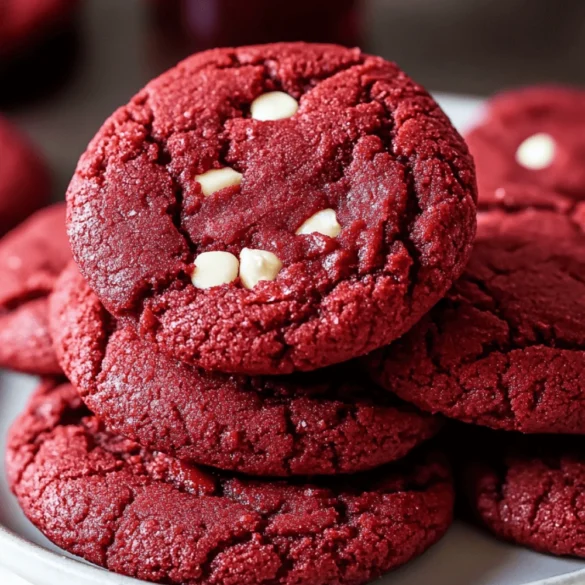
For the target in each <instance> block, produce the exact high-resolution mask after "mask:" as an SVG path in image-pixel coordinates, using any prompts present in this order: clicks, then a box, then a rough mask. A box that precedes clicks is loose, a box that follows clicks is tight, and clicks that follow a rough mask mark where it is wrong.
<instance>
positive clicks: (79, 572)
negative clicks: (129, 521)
mask: <svg viewBox="0 0 585 585" xmlns="http://www.w3.org/2000/svg"><path fill="white" fill-rule="evenodd" d="M11 550H12V551H14V550H16V552H18V553H19V554H22V555H25V556H27V557H28V558H31V559H36V560H40V561H41V562H42V563H43V564H46V565H51V566H53V567H54V568H55V569H58V570H62V571H65V575H64V576H69V577H76V576H77V577H82V578H84V579H88V580H91V581H93V582H94V583H95V584H96V585H104V583H105V584H106V585H108V583H109V582H110V580H112V581H111V583H112V585H138V584H145V583H148V581H141V580H138V579H134V578H133V577H128V576H126V575H119V574H117V573H113V572H112V571H108V570H106V569H103V568H101V567H98V566H96V565H90V564H87V563H86V562H84V561H82V560H79V559H77V558H71V557H67V556H65V555H62V554H59V553H57V552H55V551H52V550H49V549H47V548H45V547H43V546H41V545H38V544H36V543H34V542H29V541H28V540H26V539H24V538H23V537H21V536H19V535H18V534H15V533H14V532H12V531H11V530H9V529H8V528H6V527H4V526H2V525H1V524H0V559H1V560H2V562H3V563H4V564H5V565H6V566H7V567H8V568H9V569H12V570H15V569H16V570H18V567H14V566H13V565H11V564H6V557H7V556H8V555H9V554H10V552H11ZM27 578H28V577H27ZM106 579H107V580H108V581H107V582H106V581H105V580H106ZM583 584H585V568H583V569H577V570H576V571H571V572H570V573H566V574H564V575H557V576H555V577H546V578H544V579H539V580H537V581H531V582H530V583H526V584H525V585H583Z"/></svg>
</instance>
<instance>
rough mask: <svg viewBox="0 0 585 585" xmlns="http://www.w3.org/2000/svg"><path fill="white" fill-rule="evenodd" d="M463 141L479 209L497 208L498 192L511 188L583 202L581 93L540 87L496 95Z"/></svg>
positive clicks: (584, 110)
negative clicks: (471, 166)
mask: <svg viewBox="0 0 585 585" xmlns="http://www.w3.org/2000/svg"><path fill="white" fill-rule="evenodd" d="M466 138H467V143H468V145H469V148H470V150H471V152H472V154H473V155H474V157H475V164H476V167H477V182H478V187H479V193H480V198H479V203H480V205H492V204H494V203H497V201H498V199H499V198H500V197H501V196H502V191H501V190H500V188H502V187H505V186H508V188H513V187H512V186H513V185H514V184H516V185H532V186H537V187H538V188H539V189H542V190H545V191H552V192H554V193H558V194H560V195H565V196H567V197H570V198H572V199H585V91H582V90H577V89H571V88H563V87H546V86H544V87H530V88H526V89H521V90H514V91H509V92H505V93H502V94H499V95H497V96H496V97H494V98H492V99H491V100H490V101H489V102H488V105H487V111H486V115H485V119H484V121H483V122H482V123H481V124H480V125H479V126H477V127H476V128H475V129H474V130H472V131H471V132H470V133H469V134H468V135H467V137H466Z"/></svg>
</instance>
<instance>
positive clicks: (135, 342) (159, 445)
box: [50, 265, 441, 476]
mask: <svg viewBox="0 0 585 585" xmlns="http://www.w3.org/2000/svg"><path fill="white" fill-rule="evenodd" d="M50 305H51V311H50V312H51V331H52V334H53V339H54V340H55V348H56V351H57V354H58V356H59V360H60V362H61V365H62V366H63V369H64V371H65V373H66V375H67V376H68V378H69V379H70V380H71V381H72V383H73V384H74V385H75V386H76V387H77V389H78V391H79V392H80V394H81V396H82V398H83V400H84V401H85V403H86V404H87V405H88V407H89V408H90V410H91V411H92V412H94V413H95V414H96V415H97V416H98V417H100V419H101V420H102V421H104V423H105V424H106V425H107V426H108V428H109V429H111V430H113V431H114V432H117V433H120V434H122V435H124V436H126V437H129V438H131V439H134V440H136V441H137V442H139V443H140V444H141V445H143V446H145V447H147V448H149V449H151V450H158V451H163V452H166V453H169V454H172V455H173V456H175V457H177V458H178V459H181V460H185V461H192V462H195V463H201V464H205V465H211V466H214V467H219V468H222V469H233V470H238V471H240V472H243V473H248V474H252V475H274V476H287V475H303V474H304V475H315V474H334V473H353V472H355V471H360V470H365V469H371V468H373V467H376V466H378V465H381V464H383V463H387V462H389V461H394V460H396V459H399V458H401V457H403V456H404V455H406V454H407V453H408V452H409V451H410V450H411V449H412V448H413V447H415V446H416V445H418V444H420V443H422V442H423V441H425V440H426V439H428V438H430V437H432V436H433V435H434V434H435V433H436V432H437V431H438V430H439V428H440V427H441V421H440V420H439V419H438V418H436V417H433V416H431V415H429V414H426V413H424V414H423V413H422V412H420V411H418V410H416V409H415V408H414V407H410V406H409V405H405V404H402V403H401V402H399V401H396V400H392V399H391V398H390V397H389V395H388V393H386V392H385V391H384V390H382V389H381V388H378V387H376V385H375V384H373V383H372V382H368V381H367V380H364V379H363V377H362V378H361V379H360V378H358V376H357V373H356V372H355V371H353V368H352V365H351V364H348V365H347V366H332V367H330V368H328V369H325V370H321V371H319V372H310V373H303V374H296V375H291V376H288V377H276V378H268V377H266V378H260V377H256V378H248V377H245V376H234V375H232V376H229V375H221V374H211V373H205V372H203V371H201V370H198V369H197V368H195V367H193V366H189V365H187V364H184V363H181V362H178V361H177V360H175V359H171V358H169V357H167V356H165V355H163V354H161V353H160V352H158V351H157V350H156V347H155V346H154V345H153V344H152V343H151V342H148V341H145V340H144V339H140V337H139V336H138V335H137V334H136V332H135V329H134V328H133V327H132V326H129V325H127V324H126V325H124V324H122V323H116V322H115V321H114V320H113V319H112V318H111V317H110V316H109V315H107V313H106V311H105V310H104V309H103V307H102V305H101V303H100V302H99V300H98V299H97V297H96V296H95V294H94V293H92V292H91V291H90V289H89V287H88V285H87V284H86V283H85V282H84V281H83V279H82V278H81V275H80V274H79V272H78V270H77V268H76V267H75V266H74V265H71V266H70V267H69V268H67V269H66V270H65V272H64V273H63V274H62V276H61V277H60V279H59V281H58V282H57V284H56V286H55V292H54V293H53V295H52V297H51V301H50ZM354 367H355V366H354Z"/></svg>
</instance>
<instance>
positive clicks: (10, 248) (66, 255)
mask: <svg viewBox="0 0 585 585" xmlns="http://www.w3.org/2000/svg"><path fill="white" fill-rule="evenodd" d="M0 164H1V163H0ZM70 260H71V253H70V251H69V242H68V241H67V234H66V232H65V205H64V204H63V203H60V204H56V205H53V206H52V207H48V208H46V209H42V210H40V211H38V212H37V213H35V214H34V215H32V216H31V217H30V218H29V219H27V220H26V221H25V222H24V223H22V224H21V225H20V226H18V227H17V228H15V229H14V230H12V231H11V232H10V233H8V234H7V235H6V236H4V237H3V238H2V239H1V240H0V367H3V368H10V369H14V370H20V371H23V372H29V373H32V374H58V373H60V372H61V368H60V366H59V364H58V362H57V356H56V355H55V352H54V350H53V342H52V339H51V335H50V333H49V320H48V300H47V297H48V295H49V293H50V292H51V291H52V289H53V285H54V283H55V280H56V278H57V276H58V275H59V273H60V272H61V271H62V270H63V269H64V268H65V266H66V265H67V263H68V262H70Z"/></svg>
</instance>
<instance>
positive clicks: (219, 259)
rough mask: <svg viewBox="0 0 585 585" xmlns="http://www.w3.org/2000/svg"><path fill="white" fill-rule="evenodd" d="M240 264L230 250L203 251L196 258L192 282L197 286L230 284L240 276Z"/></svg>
mask: <svg viewBox="0 0 585 585" xmlns="http://www.w3.org/2000/svg"><path fill="white" fill-rule="evenodd" d="M239 264H240V263H239V262H238V259H237V258H236V257H235V256H234V255H233V254H230V253H229V252H219V251H217V252H203V253H202V254H199V256H197V258H195V270H194V271H193V274H192V275H191V282H192V283H193V285H194V286H195V287H196V288H211V287H212V286H220V285H222V284H228V283H230V282H232V281H234V280H235V279H236V278H237V277H238V268H239Z"/></svg>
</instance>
